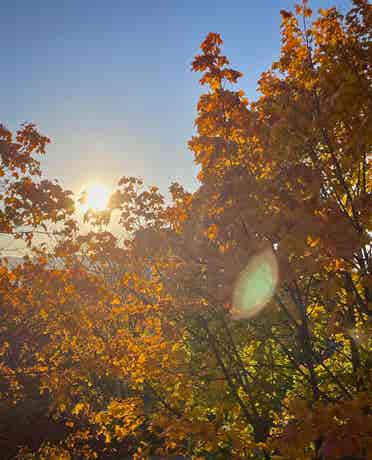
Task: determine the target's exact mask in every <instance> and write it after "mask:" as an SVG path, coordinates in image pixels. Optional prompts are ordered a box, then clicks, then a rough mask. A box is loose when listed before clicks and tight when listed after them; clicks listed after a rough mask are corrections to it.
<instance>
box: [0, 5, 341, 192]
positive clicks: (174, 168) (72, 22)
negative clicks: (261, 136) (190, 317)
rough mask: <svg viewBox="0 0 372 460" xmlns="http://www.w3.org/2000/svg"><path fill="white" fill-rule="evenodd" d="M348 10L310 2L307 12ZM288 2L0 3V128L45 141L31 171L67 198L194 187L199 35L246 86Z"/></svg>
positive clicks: (275, 36) (275, 40) (269, 51)
mask: <svg viewBox="0 0 372 460" xmlns="http://www.w3.org/2000/svg"><path fill="white" fill-rule="evenodd" d="M334 4H336V5H337V6H338V7H339V8H340V9H341V10H342V11H346V10H347V7H348V5H349V1H348V0H333V1H331V0H312V1H310V6H311V7H312V8H313V10H314V11H316V10H317V9H318V8H320V7H325V8H327V7H329V6H331V5H334ZM293 5H294V1H293V0H235V1H234V2H230V1H226V0H225V1H221V0H216V1H209V0H187V1H186V0H182V1H181V0H173V1H170V0H158V1H150V0H135V1H133V0H131V1H129V0H120V1H119V0H101V1H94V0H89V1H86V0H62V1H61V0H32V1H31V0H7V1H6V0H3V1H2V2H1V14H0V43H1V48H2V52H1V61H0V62H1V80H0V81H1V84H0V122H1V123H3V124H5V125H6V126H7V127H8V128H10V129H12V130H14V129H16V128H17V127H18V126H19V125H20V123H22V122H24V121H31V122H34V123H36V124H37V126H38V127H39V129H40V130H41V131H42V132H43V134H46V135H48V136H49V137H50V138H51V139H52V144H51V145H50V146H49V147H48V150H47V155H46V158H45V159H44V160H43V167H44V170H45V173H46V175H47V176H48V177H49V178H51V179H53V178H57V179H58V180H59V181H60V183H61V184H62V185H63V186H64V187H65V188H68V189H72V190H73V191H74V192H75V193H78V192H79V191H80V190H81V188H82V187H84V185H86V184H87V183H89V182H102V183H104V184H106V186H108V187H110V188H111V187H114V186H115V184H116V183H117V182H118V180H119V179H120V177H122V176H130V175H134V176H139V177H142V178H143V179H144V180H145V182H146V183H147V184H149V185H157V186H159V187H160V189H161V190H162V191H166V189H167V187H168V185H169V184H170V183H171V182H172V181H178V182H180V183H182V184H183V185H184V186H185V187H186V188H188V189H195V188H196V186H197V180H196V174H197V167H196V165H195V164H194V161H193V155H192V153H191V152H190V151H188V149H187V141H188V139H190V137H191V136H192V134H193V131H194V125H193V120H194V118H195V115H196V103H197V100H198V97H199V95H200V94H201V91H202V90H201V88H200V86H199V84H198V79H199V77H198V75H197V74H194V73H192V72H191V70H190V64H191V62H192V59H193V56H194V55H195V54H197V53H198V49H199V45H200V43H201V42H202V41H203V39H204V38H205V36H206V34H207V33H208V32H218V33H220V34H221V35H222V38H223V40H224V42H225V43H224V48H223V52H224V54H226V55H227V56H228V57H229V59H230V61H231V64H232V66H233V67H234V68H236V69H238V70H240V71H242V72H243V73H244V78H243V79H242V80H241V82H242V83H241V86H242V87H243V89H244V90H245V91H246V93H247V96H248V98H250V99H252V98H255V97H256V87H257V79H258V78H259V75H260V74H261V72H263V71H264V70H266V69H268V68H269V66H270V64H271V62H272V61H273V59H276V58H277V57H278V55H279V50H280V32H279V31H280V14H279V11H280V9H283V8H284V9H292V7H293Z"/></svg>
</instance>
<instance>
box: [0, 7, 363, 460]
mask: <svg viewBox="0 0 372 460" xmlns="http://www.w3.org/2000/svg"><path fill="white" fill-rule="evenodd" d="M281 14H282V49H281V54H280V57H279V59H278V61H277V62H274V63H273V65H272V67H271V69H270V70H269V71H267V72H264V73H263V74H262V76H261V79H260V80H259V93H260V96H259V97H258V99H257V100H256V101H254V102H249V101H248V100H247V98H246V97H245V95H244V92H243V91H242V90H241V89H236V85H237V83H238V81H239V79H240V78H241V77H242V74H241V73H240V72H239V71H237V70H235V69H233V68H232V67H230V63H229V61H228V59H227V57H225V56H224V55H223V54H222V44H223V42H222V39H221V37H220V36H219V35H218V34H216V33H210V34H208V35H207V37H206V39H205V40H204V41H203V43H202V44H201V54H200V55H198V56H196V57H195V59H194V61H193V63H192V69H193V70H194V71H195V72H200V73H201V79H200V82H201V84H202V85H205V86H206V88H207V90H206V92H205V94H203V95H202V96H201V97H200V100H199V103H198V106H197V111H198V113H197V117H196V128H197V132H196V134H195V136H194V137H193V138H192V139H191V140H190V142H189V147H190V150H191V151H192V152H193V153H194V157H195V161H196V163H197V164H199V165H200V172H199V175H198V178H199V181H200V186H199V188H198V189H197V190H196V191H195V192H193V193H191V192H187V191H186V190H184V189H183V187H182V186H181V185H179V184H177V183H173V184H172V185H171V187H170V189H169V191H170V195H171V199H170V200H167V199H165V197H164V196H163V195H162V194H161V193H160V192H159V190H158V189H157V188H156V187H150V188H146V187H145V186H144V184H143V181H142V180H140V179H138V178H133V177H123V178H122V179H121V180H120V182H119V184H118V189H117V190H116V192H115V193H114V194H113V195H112V197H111V200H110V204H109V208H108V209H107V210H105V211H100V212H94V211H89V212H88V213H87V215H86V220H87V221H88V222H90V223H91V226H92V230H91V231H90V232H89V233H87V234H81V233H80V229H79V225H78V222H77V221H76V220H74V219H75V218H74V217H73V216H72V212H73V202H72V200H71V196H70V194H69V192H66V191H63V190H62V188H61V187H59V185H58V184H56V183H51V182H48V181H38V180H36V178H37V177H38V176H39V175H40V167H39V163H38V162H37V160H36V159H35V158H34V156H33V154H34V153H36V154H37V153H41V154H42V153H44V150H45V146H46V144H47V142H48V140H47V138H45V137H43V136H41V135H40V134H39V133H38V132H37V131H36V129H35V127H34V126H33V125H25V126H24V127H23V128H22V129H21V130H20V131H19V133H18V134H17V135H16V141H13V140H12V135H11V133H10V132H9V131H8V130H6V129H5V128H1V131H0V136H1V138H0V140H1V143H0V147H1V151H0V152H1V160H2V163H1V168H2V171H3V173H2V177H3V178H4V183H3V190H4V192H3V198H2V200H3V203H4V204H3V207H2V209H1V225H2V231H3V232H6V233H8V234H11V235H14V236H15V237H17V238H25V239H26V241H27V242H28V243H29V245H30V246H31V243H32V242H33V236H34V234H35V231H38V228H39V227H41V228H42V230H43V231H49V228H50V222H52V223H57V224H58V225H57V228H56V229H55V230H54V233H53V237H54V239H55V241H56V244H55V245H53V246H48V247H46V246H40V245H35V247H34V248H33V256H32V257H28V258H25V259H24V261H23V263H21V264H19V265H18V266H17V267H14V268H11V267H7V266H6V265H4V266H3V267H1V279H0V295H1V314H2V319H3V321H2V326H1V329H0V339H1V343H0V360H1V361H0V379H1V380H0V385H1V386H0V424H1V426H2V427H3V429H2V432H3V433H4V435H3V437H0V446H2V450H3V451H4V452H7V454H6V455H7V457H5V458H15V457H16V458H19V459H34V458H37V459H57V458H59V459H83V458H86V459H91V458H100V459H113V458H134V459H145V458H151V457H154V456H158V458H167V457H169V458H171V456H172V455H183V456H185V458H194V459H226V458H228V459H230V458H231V459H245V458H246V459H256V460H259V459H265V460H292V459H293V460H300V459H304V460H332V459H334V460H336V459H339V460H346V459H348V460H351V459H353V460H365V459H368V458H370V452H371V450H372V449H371V443H370V440H371V438H372V423H371V397H370V391H371V387H370V382H371V380H370V359H371V357H370V352H369V350H370V345H371V343H370V329H371V326H370V324H371V323H370V311H371V302H372V299H371V296H372V291H371V289H372V285H371V281H372V273H371V250H372V249H371V242H370V235H371V208H372V207H371V204H370V201H371V169H370V163H371V154H370V152H371V143H372V142H371V136H372V133H371V129H370V126H371V110H372V102H371V101H372V98H371V85H370V82H371V69H370V51H371V47H370V43H371V9H370V7H369V5H368V4H367V2H366V1H365V0H354V2H353V7H352V8H351V9H350V11H349V12H348V13H347V14H346V15H342V14H341V13H340V12H339V11H337V9H336V8H331V9H328V10H320V12H319V15H318V17H317V18H316V19H315V20H312V12H311V10H310V8H309V6H308V4H307V2H306V1H304V2H303V3H302V5H298V6H297V7H296V11H295V12H294V13H292V12H287V11H282V12H281ZM113 214H119V222H120V224H121V225H122V228H123V234H124V235H125V240H124V242H123V243H120V241H119V240H118V239H117V238H116V237H115V236H114V235H113V234H112V233H111V232H110V231H109V227H108V224H109V222H110V219H111V216H112V215H113ZM10 415H13V417H14V416H15V417H16V419H17V420H20V417H21V415H22V417H24V419H25V420H24V423H23V425H22V426H23V427H24V428H23V433H19V432H18V433H17V430H15V429H14V426H15V425H16V423H19V422H15V423H12V422H9V420H10V418H11V417H10ZM4 420H5V422H4ZM27 426H28V428H26V427H27ZM40 432H42V434H41V435H40Z"/></svg>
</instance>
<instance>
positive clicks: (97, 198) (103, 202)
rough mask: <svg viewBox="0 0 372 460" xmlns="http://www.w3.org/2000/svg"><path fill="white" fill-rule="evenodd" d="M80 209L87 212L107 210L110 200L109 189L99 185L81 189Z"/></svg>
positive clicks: (94, 184)
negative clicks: (89, 210) (90, 210)
mask: <svg viewBox="0 0 372 460" xmlns="http://www.w3.org/2000/svg"><path fill="white" fill-rule="evenodd" d="M81 195H82V200H81V209H82V210H83V211H87V210H88V209H93V210H94V211H103V210H104V209H106V208H107V205H108V201H109V198H110V191H109V189H108V188H107V187H106V186H105V185H103V184H101V183H92V184H89V185H87V186H86V187H84V188H83V189H82V192H81Z"/></svg>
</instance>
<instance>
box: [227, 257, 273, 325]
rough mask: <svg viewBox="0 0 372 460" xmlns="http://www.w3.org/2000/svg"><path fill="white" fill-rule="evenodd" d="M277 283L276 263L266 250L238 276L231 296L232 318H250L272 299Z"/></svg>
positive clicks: (253, 259) (251, 261)
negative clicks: (232, 305)
mask: <svg viewBox="0 0 372 460" xmlns="http://www.w3.org/2000/svg"><path fill="white" fill-rule="evenodd" d="M277 283H278V263H277V261H276V257H275V254H274V253H273V251H272V250H271V249H267V250H265V251H264V252H262V253H260V254H259V255H256V256H254V257H253V258H252V259H251V260H250V262H249V264H248V265H247V267H246V269H245V270H243V271H242V272H241V274H240V275H239V278H238V281H237V283H236V285H235V289H234V294H233V304H234V317H235V318H236V319H240V318H252V317H253V316H255V315H257V313H259V312H260V311H261V310H262V309H263V308H264V307H265V305H266V304H267V303H268V302H269V301H270V299H271V298H272V296H273V294H274V291H275V288H276V285H277Z"/></svg>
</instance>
